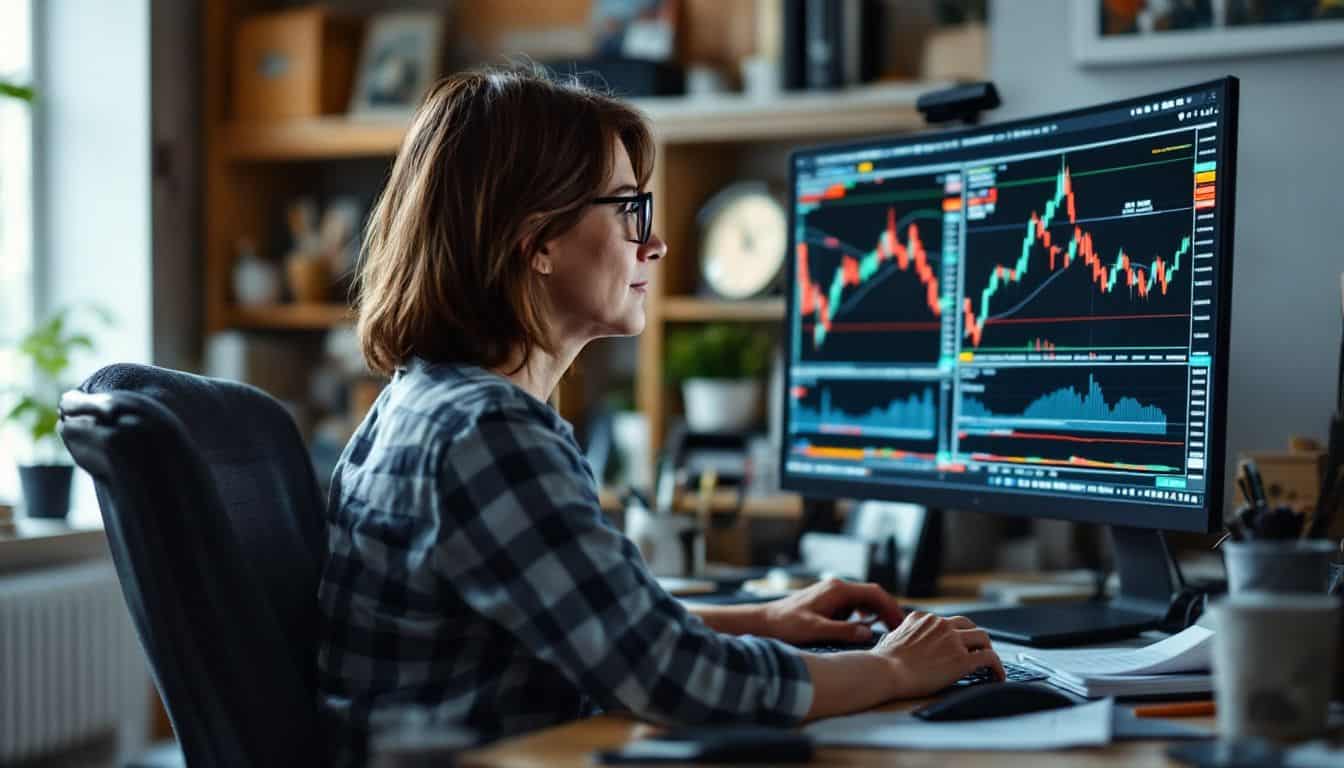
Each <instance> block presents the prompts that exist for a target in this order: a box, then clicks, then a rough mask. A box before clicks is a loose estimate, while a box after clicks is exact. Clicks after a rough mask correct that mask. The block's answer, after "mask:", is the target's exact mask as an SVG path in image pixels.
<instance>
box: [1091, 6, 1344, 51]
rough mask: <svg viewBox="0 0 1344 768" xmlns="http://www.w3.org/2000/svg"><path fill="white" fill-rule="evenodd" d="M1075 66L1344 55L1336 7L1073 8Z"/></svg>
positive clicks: (1341, 12)
mask: <svg viewBox="0 0 1344 768" xmlns="http://www.w3.org/2000/svg"><path fill="white" fill-rule="evenodd" d="M1070 6H1071V8H1072V12H1073V50H1074V58H1075V59H1076V60H1077V61H1078V62H1080V63H1082V64H1087V65H1097V66H1104V65H1117V64H1147V63H1153V62H1162V61H1178V60H1191V59H1215V58H1222V57H1231V56H1254V55H1260V54H1269V53H1279V52H1298V51H1307V50H1316V49H1322V48H1337V47H1340V48H1344V5H1341V4H1340V3H1338V2H1334V1H1333V0H1075V2H1072V3H1070Z"/></svg>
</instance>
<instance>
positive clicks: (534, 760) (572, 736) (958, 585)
mask: <svg viewBox="0 0 1344 768" xmlns="http://www.w3.org/2000/svg"><path fill="white" fill-rule="evenodd" d="M992 576H997V577H1009V576H1011V577H1013V578H1017V577H1018V576H1020V574H1003V573H999V574H983V573H982V574H961V575H957V576H952V577H948V578H945V579H944V580H943V583H942V584H941V586H942V587H943V588H944V589H943V595H944V597H943V598H942V600H941V601H940V600H920V601H919V603H920V604H921V605H927V606H934V605H936V604H937V603H939V602H960V601H965V599H966V598H967V597H968V596H972V595H975V594H978V584H979V582H981V581H983V580H985V579H986V578H988V577H992ZM927 701H928V700H927V699H922V700H907V701H899V702H892V703H890V704H886V705H883V706H881V707H878V708H877V711H880V712H904V711H906V710H910V709H914V708H916V707H918V706H920V705H921V704H924V703H926V702H927ZM1175 722H1179V723H1182V724H1185V725H1191V726H1197V727H1204V728H1209V729H1212V728H1213V727H1214V718H1212V717H1197V718H1195V717H1191V718H1181V719H1179V720H1176V721H1175ZM652 732H653V728H652V727H651V726H649V725H646V724H643V723H641V722H639V721H638V720H635V719H632V718H630V717H628V716H625V715H603V716H601V717H595V718H591V719H589V720H579V721H576V722H573V723H569V724H567V725H561V726H556V727H555V728H548V729H546V730H543V731H538V732H536V733H533V734H529V735H526V736H520V737H517V738H513V739H505V740H503V741H500V742H497V743H495V744H494V745H492V746H490V747H487V748H484V749H479V750H474V751H472V752H468V753H466V754H465V755H462V756H461V757H460V764H461V765H464V766H474V767H479V768H543V766H544V767H545V768H567V767H570V766H572V768H579V767H580V766H582V767H583V768H591V766H592V765H593V764H594V763H593V760H592V755H593V752H594V751H595V750H599V749H612V748H615V747H618V746H620V745H621V744H624V743H625V742H627V741H631V740H634V739H638V738H642V737H643V736H645V735H647V734H650V733H652ZM1169 743H1170V742H1165V741H1120V742H1115V743H1113V744H1111V745H1110V746H1108V747H1105V748H1100V749H1070V750H1056V751H1051V752H980V751H977V752H952V751H938V752H934V751H912V750H898V749H851V748H830V747H825V748H819V749H818V750H817V756H816V757H815V758H814V759H813V761H812V762H811V763H809V765H818V766H845V767H846V768H848V767H850V766H854V767H858V766H879V765H880V766H893V765H904V766H944V765H949V766H951V765H955V766H970V767H971V768H975V766H990V765H992V766H1029V767H1030V768H1051V767H1052V766H1061V768H1062V767H1063V766H1119V765H1124V766H1148V765H1161V766H1166V765H1178V763H1175V762H1173V761H1170V760H1168V759H1167V758H1166V755H1165V753H1166V749H1167V747H1168V745H1169Z"/></svg>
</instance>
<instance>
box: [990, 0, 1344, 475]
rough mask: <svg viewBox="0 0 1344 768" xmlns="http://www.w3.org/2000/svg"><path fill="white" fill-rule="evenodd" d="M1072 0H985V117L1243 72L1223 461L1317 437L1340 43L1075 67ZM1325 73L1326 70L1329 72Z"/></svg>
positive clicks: (1332, 314)
mask: <svg viewBox="0 0 1344 768" xmlns="http://www.w3.org/2000/svg"><path fill="white" fill-rule="evenodd" d="M1073 1H1077V2H1082V1H1090V2H1095V0H1030V1H1029V2H1023V1H1022V0H1014V2H1011V3H1009V2H1004V1H1003V0H998V1H997V2H992V3H991V8H990V12H991V19H992V23H991V27H990V72H991V77H992V78H993V79H994V81H995V84H996V85H997V86H998V88H999V93H1000V95H1001V96H1002V97H1003V103H1004V107H1002V108H1000V109H998V110H996V111H995V112H994V113H991V114H993V116H994V119H1009V118H1012V117H1020V116H1026V115H1029V114H1032V113H1040V112H1052V111H1057V110H1061V109H1069V108H1074V107H1080V106H1086V105H1089V104H1094V103H1097V102H1102V101H1109V100H1112V99H1119V98H1125V97H1129V96H1137V95H1140V94H1143V93H1147V92H1151V91H1157V90H1162V89H1166V88H1172V87H1177V86H1181V85H1186V84H1190V83H1196V82H1200V81H1204V80H1211V79H1214V78H1217V77H1222V76H1224V75H1228V74H1232V75H1236V76H1237V77H1238V78H1240V79H1241V112H1240V116H1241V117H1240V122H1241V125H1240V132H1239V138H1238V141H1239V145H1238V150H1239V151H1238V166H1237V211H1236V229H1237V231H1236V241H1235V251H1234V252H1235V271H1234V276H1233V296H1232V337H1231V373H1230V378H1231V380H1230V384H1229V397H1230V400H1229V404H1228V409H1229V424H1228V441H1229V443H1228V444H1229V457H1230V458H1229V465H1231V464H1232V461H1233V459H1235V455H1236V451H1238V450H1242V449H1259V448H1269V449H1277V448H1282V447H1284V446H1285V445H1286V441H1287V439H1288V436H1289V435H1296V434H1302V435H1314V436H1317V437H1319V438H1323V437H1324V432H1325V428H1326V424H1327V419H1328V418H1329V414H1330V411H1331V410H1332V408H1333V402H1332V398H1333V397H1334V386H1335V371H1336V368H1335V366H1336V363H1337V361H1338V359H1339V357H1338V350H1339V333H1340V306H1339V302H1340V295H1339V290H1340V289H1339V275H1340V272H1341V271H1344V244H1342V243H1341V240H1342V239H1344V231H1342V230H1341V228H1340V222H1341V207H1340V202H1339V189H1340V179H1341V178H1344V151H1341V149H1340V145H1339V143H1338V142H1339V126H1340V125H1341V124H1344V78H1340V77H1338V74H1339V73H1340V72H1344V49H1341V50H1333V51H1325V52H1317V53H1309V54H1289V55H1282V54H1279V55H1273V56H1263V57H1255V58H1242V59H1226V60H1219V61H1199V62H1176V63H1168V64H1158V65H1147V66H1133V65H1126V66H1123V67H1120V66H1113V67H1099V68H1088V69H1084V68H1082V67H1080V66H1079V65H1078V64H1076V63H1075V62H1074V60H1073V52H1072V31H1073V28H1072V17H1071V16H1070V11H1071V10H1072V9H1071V8H1070V6H1071V5H1072V2H1073ZM1326 73H1333V74H1331V75H1327V74H1326Z"/></svg>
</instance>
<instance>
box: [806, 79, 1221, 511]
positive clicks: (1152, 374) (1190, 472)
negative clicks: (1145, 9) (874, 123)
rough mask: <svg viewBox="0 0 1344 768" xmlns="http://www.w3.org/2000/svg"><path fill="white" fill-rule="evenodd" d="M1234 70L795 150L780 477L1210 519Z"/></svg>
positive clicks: (998, 506) (834, 487)
mask: <svg viewBox="0 0 1344 768" xmlns="http://www.w3.org/2000/svg"><path fill="white" fill-rule="evenodd" d="M1236 107H1237V81H1236V80H1235V79H1234V78H1230V77H1229V78H1226V79H1223V80H1218V81H1214V82H1209V83H1203V84H1200V85H1194V86H1190V87H1187V88H1180V89H1177V90H1172V91H1166V92H1163V93H1158V94H1153V95H1150V96H1144V97H1142V98H1134V99H1127V100H1124V101H1117V102H1113V103H1109V104H1104V105H1100V106H1096V107H1092V108H1089V109H1081V110H1076V111H1071V112H1063V113H1059V114H1054V115H1045V116H1041V117H1033V118H1029V119H1025V120H1017V121H1013V122H1007V123H1001V124H995V125H987V126H983V127H976V128H971V129H967V130H958V131H945V132H930V133H922V134H915V135H903V136H897V137H892V138H889V139H881V140H875V141H867V142H863V143H856V144H847V145H842V146H826V147H819V148H813V149H807V150H803V151H799V152H796V153H794V154H793V156H792V157H791V179H790V182H791V195H792V200H791V204H790V252H791V253H792V254H793V258H792V259H791V262H792V263H791V265H790V269H789V280H788V289H787V293H788V301H787V304H788V319H787V323H786V330H787V333H786V338H787V340H786V357H785V359H786V366H785V381H786V387H787V396H786V397H785V398H784V402H785V406H784V407H785V412H784V419H783V423H784V440H783V445H782V456H781V470H782V474H781V477H782V485H783V486H784V487H785V488H786V489H790V490H794V491H798V492H801V493H803V494H805V495H808V496H812V497H827V498H833V497H851V498H863V499H888V500H899V501H913V502H919V503H925V504H929V505H934V506H942V507H953V508H960V509H979V510H984V511H988V512H995V513H1004V514H1017V515H1031V516H1044V517H1054V518H1064V519H1070V520H1078V521H1089V522H1097V523H1109V524H1113V525H1119V526H1127V527H1139V528H1155V529H1163V530H1183V531H1200V532H1205V531H1211V530H1215V529H1216V527H1217V526H1218V525H1219V520H1220V518H1221V509H1220V508H1221V504H1222V496H1223V494H1222V492H1221V490H1222V485H1223V444H1224V415H1225V413H1224V412H1225V409H1226V389H1227V388H1226V382H1227V347H1228V327H1229V320H1228V313H1229V308H1230V306H1229V305H1230V296H1231V276H1232V224H1233V222H1232V212H1233V186H1234V180H1235V170H1236V134H1237V131H1236V115H1237V109H1236Z"/></svg>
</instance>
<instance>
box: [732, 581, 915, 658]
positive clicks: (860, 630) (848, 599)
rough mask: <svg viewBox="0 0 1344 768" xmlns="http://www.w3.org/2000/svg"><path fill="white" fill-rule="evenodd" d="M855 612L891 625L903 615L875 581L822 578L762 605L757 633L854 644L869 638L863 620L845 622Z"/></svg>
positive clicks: (787, 639) (788, 639) (793, 640)
mask: <svg viewBox="0 0 1344 768" xmlns="http://www.w3.org/2000/svg"><path fill="white" fill-rule="evenodd" d="M855 611H859V612H861V613H866V614H870V615H871V616H872V619H869V621H872V620H877V619H880V620H882V621H883V622H884V623H885V624H886V625H887V626H888V627H889V628H893V629H894V628H895V627H896V626H897V625H898V624H900V623H901V620H902V619H904V618H905V611H904V610H902V609H901V606H900V604H899V603H897V602H896V598H895V597H892V596H891V595H889V594H887V592H886V590H884V589H882V588H881V587H879V586H878V585H876V584H858V583H854V582H849V581H841V580H839V579H826V580H825V581H821V582H818V583H816V584H813V585H812V586H810V587H808V588H807V589H804V590H802V591H800V592H797V593H795V594H793V595H790V596H788V597H785V598H781V599H779V600H775V601H773V602H770V603H766V604H765V605H763V606H762V624H763V626H762V627H761V628H760V629H759V630H757V634H762V635H766V636H768V637H775V638H779V639H780V640H783V641H785V642H789V643H817V642H838V643H857V642H863V641H865V640H871V639H872V636H873V631H872V630H871V629H870V628H869V627H868V624H867V623H863V622H853V621H847V620H846V619H847V618H848V617H849V615H850V614H851V613H853V612H855Z"/></svg>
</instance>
